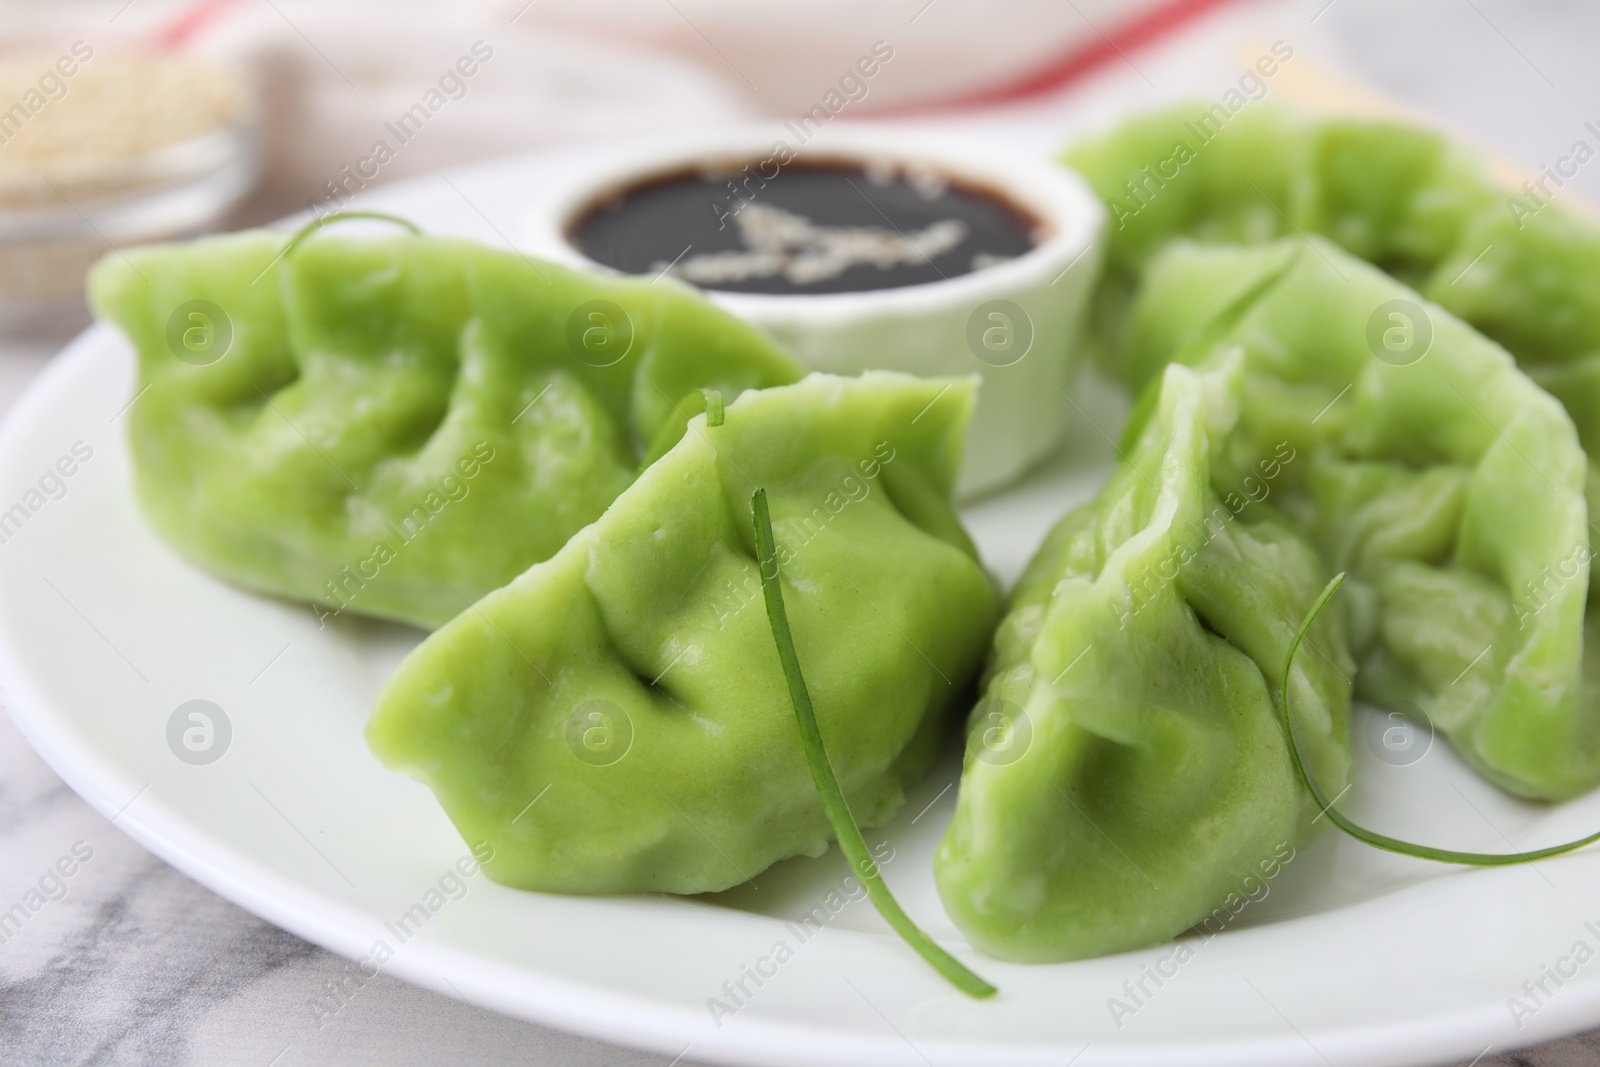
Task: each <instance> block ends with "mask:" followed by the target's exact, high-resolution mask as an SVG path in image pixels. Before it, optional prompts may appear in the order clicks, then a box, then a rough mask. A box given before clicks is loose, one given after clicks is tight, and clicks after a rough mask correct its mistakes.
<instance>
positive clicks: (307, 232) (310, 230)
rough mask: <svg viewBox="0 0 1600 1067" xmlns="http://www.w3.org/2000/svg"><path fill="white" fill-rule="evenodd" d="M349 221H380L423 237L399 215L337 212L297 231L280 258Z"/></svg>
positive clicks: (412, 224) (374, 212)
mask: <svg viewBox="0 0 1600 1067" xmlns="http://www.w3.org/2000/svg"><path fill="white" fill-rule="evenodd" d="M347 219H378V220H379V221H381V222H392V223H394V224H395V225H396V226H404V227H405V228H406V229H408V230H410V231H411V232H412V234H413V235H415V236H419V237H420V236H421V235H422V229H421V227H419V226H418V225H417V224H416V223H414V222H412V221H411V220H410V219H403V218H401V217H400V216H399V215H391V214H389V213H388V212H386V211H335V212H334V213H333V214H331V215H323V216H322V217H321V218H316V219H312V220H311V221H310V222H308V223H306V224H305V225H304V226H302V227H300V228H299V229H298V230H296V231H295V233H294V236H293V237H291V238H289V243H288V245H286V246H285V247H284V249H283V252H282V253H280V258H281V257H282V256H287V255H289V253H291V252H293V251H294V250H295V249H296V248H298V247H299V246H300V245H301V244H303V243H304V242H305V239H306V238H307V237H310V236H311V235H312V234H314V233H316V232H317V231H318V230H320V229H322V228H323V227H324V226H331V225H332V224H333V223H335V222H344V221H345V220H347Z"/></svg>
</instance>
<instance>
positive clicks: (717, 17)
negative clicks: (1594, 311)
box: [0, 0, 1600, 1067]
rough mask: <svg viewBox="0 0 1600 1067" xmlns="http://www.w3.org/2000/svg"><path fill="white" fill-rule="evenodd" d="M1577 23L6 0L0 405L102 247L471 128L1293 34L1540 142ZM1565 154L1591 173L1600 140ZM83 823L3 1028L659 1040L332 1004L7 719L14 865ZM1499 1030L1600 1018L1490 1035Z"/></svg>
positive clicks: (258, 1055)
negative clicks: (116, 821)
mask: <svg viewBox="0 0 1600 1067" xmlns="http://www.w3.org/2000/svg"><path fill="white" fill-rule="evenodd" d="M1596 40H1600V5H1593V4H1583V3H1580V2H1578V0H1568V2H1562V0H1522V2H1516V0H1413V2H1409V3H1405V4H1396V3H1392V2H1386V0H1307V2H1290V0H1120V2H1119V0H809V2H807V3H805V4H798V3H791V4H783V3H778V2H776V0H457V2H454V3H451V4H425V3H420V2H405V0H386V2H377V0H328V2H313V0H201V2H194V0H56V2H51V3H44V2H42V0H41V2H17V0H5V2H0V410H4V409H5V408H8V407H9V406H10V405H11V404H12V403H13V402H14V400H15V399H16V397H17V396H18V395H19V394H20V392H21V391H22V390H23V389H24V388H25V386H26V384H27V382H28V381H29V380H31V379H32V377H33V376H34V375H36V374H37V373H38V372H39V371H40V369H41V368H42V367H43V366H44V365H45V364H46V362H47V361H48V360H49V358H50V357H51V356H52V355H53V354H54V352H55V351H57V350H58V349H59V347H60V345H61V344H62V343H64V342H65V341H66V340H68V339H70V337H71V336H72V334H73V333H74V332H76V331H77V330H79V329H81V328H82V327H83V326H84V325H85V324H86V312H85V311H84V308H83V304H82V300H81V283H82V278H83V273H84V271H85V269H86V268H87V266H88V265H89V264H91V263H92V262H94V260H95V259H97V258H99V257H100V256H101V255H104V254H108V253H114V252H115V250H116V249H117V248H119V247H122V246H124V245H128V244H136V243H139V242H142V241H148V240H155V239H162V238H169V237H179V236H185V235H190V234H195V233H200V232H205V231H210V230H220V229H234V228H239V227H242V226H252V225H262V224H267V223H272V222H274V221H276V220H280V219H283V218H284V217H285V216H290V215H295V214H303V213H307V212H313V211H317V212H322V211H326V210H328V209H329V208H330V207H331V206H335V205H349V204H350V203H356V205H357V206H359V201H360V199H361V197H362V196H363V195H365V194H367V193H368V191H369V190H373V189H381V188H383V187H384V186H386V185H389V184H390V183H394V182H398V181H405V180H408V179H417V178H419V176H424V175H430V174H434V173H437V172H440V171H444V170H447V169H450V168H458V167H463V166H468V165H471V164H473V163H476V162H480V161H484V160H489V159H496V158H500V157H504V156H507V155H510V154H515V153H523V152H544V151H550V150H555V149H563V148H567V147H570V146H574V145H580V144H583V143H586V142H600V141H609V140H615V139H618V138H623V137H629V136H635V135H646V134H649V135H663V134H671V133H672V132H673V131H679V130H681V131H690V130H697V129H704V128H708V127H717V126H721V125H726V124H731V123H736V122H745V121H748V120H752V119H760V118H768V119H772V120H776V121H778V122H782V121H793V120H796V119H798V118H799V117H800V116H802V115H808V114H810V115H815V114H816V109H818V108H821V109H823V110H824V111H825V112H826V113H827V115H828V121H830V122H839V123H894V124H902V125H913V126H917V127H921V128H929V127H933V128H938V129H941V130H947V131H949V132H952V133H960V134H965V135H968V136H970V137H971V138H973V140H974V141H975V142H976V143H982V142H984V141H988V142H991V143H1005V144H1006V145H1007V146H1008V147H1011V148H1014V149H1021V150H1024V151H1031V152H1038V153H1044V152H1048V151H1052V150H1054V149H1055V148H1057V147H1059V146H1060V145H1061V144H1062V143H1064V142H1065V141H1066V140H1068V139H1070V138H1071V137H1072V136H1074V135H1075V134H1077V133H1081V132H1084V131H1087V130H1089V129H1092V128H1095V127H1099V126H1102V125H1105V124H1108V123H1110V122H1111V121H1113V120H1115V119H1116V118H1117V117H1119V116H1121V115H1124V114H1126V113H1128V112H1131V111H1134V110H1138V109H1140V108H1143V107H1148V106H1152V105H1155V104H1159V103H1167V102H1172V101H1175V100H1179V99H1184V98H1198V99H1202V100H1206V101H1214V100H1216V99H1218V98H1220V96H1221V95H1222V94H1223V93H1224V92H1226V91H1227V90H1228V89H1229V88H1230V87H1232V86H1233V85H1235V84H1236V83H1237V82H1238V79H1239V76H1240V74H1241V73H1242V72H1243V71H1244V70H1245V68H1246V66H1247V65H1248V64H1249V63H1250V61H1251V60H1252V59H1253V58H1254V57H1255V56H1257V55H1259V54H1260V52H1261V50H1262V48H1263V47H1264V45H1265V44H1266V43H1267V42H1272V41H1284V42H1287V43H1288V44H1289V45H1290V46H1291V47H1292V49H1293V54H1294V58H1293V61H1292V62H1291V63H1287V64H1285V76H1284V77H1283V78H1282V79H1274V80H1273V81H1272V82H1271V83H1270V84H1269V89H1268V91H1269V92H1270V93H1275V94H1286V95H1291V96H1312V97H1316V96H1320V97H1323V98H1327V99H1349V100H1355V101H1364V102H1366V103H1367V104H1374V103H1376V104H1377V105H1378V106H1383V107H1390V106H1396V107H1400V108H1402V109H1406V110H1409V111H1410V112H1412V113H1414V114H1418V115H1421V116H1423V117H1425V118H1427V119H1428V120H1430V121H1434V122H1437V123H1440V124H1442V125H1445V126H1447V127H1449V128H1451V129H1453V130H1455V131H1457V132H1458V133H1461V134H1462V135H1464V136H1467V137H1469V138H1471V139H1473V140H1475V141H1477V142H1479V143H1480V144H1483V145H1487V146H1492V148H1493V149H1494V150H1495V151H1496V152H1497V153H1499V154H1501V155H1503V156H1504V157H1506V158H1508V159H1513V160H1517V161H1520V162H1521V163H1522V164H1523V165H1524V166H1525V167H1527V168H1528V169H1530V170H1533V169H1536V168H1537V167H1538V165H1539V164H1541V163H1544V162H1548V161H1550V160H1553V159H1555V158H1556V157H1558V156H1560V155H1561V154H1562V153H1564V152H1566V151H1567V150H1568V148H1569V146H1570V145H1571V144H1572V142H1573V141H1574V140H1575V139H1577V138H1578V137H1580V136H1583V135H1584V132H1583V124H1584V123H1585V122H1587V121H1591V120H1594V121H1597V122H1600V68H1597V66H1596V65H1595V63H1594V61H1593V56H1592V50H1593V44H1594V42H1595V41H1596ZM875 48H876V49H883V48H886V49H888V50H889V51H890V53H891V54H892V58H891V59H889V60H887V61H885V62H883V63H882V65H881V67H880V69H879V71H878V73H877V74H875V75H874V76H873V77H872V78H870V79H867V80H861V79H854V80H851V81H844V80H843V79H844V77H845V76H846V75H847V74H848V73H849V71H850V69H851V68H852V67H853V65H854V64H855V63H856V61H857V60H858V59H859V58H860V57H861V56H863V55H865V54H867V53H869V52H873V51H874V50H875ZM876 54H880V55H881V54H882V53H881V51H878V52H877V53H876ZM1569 185H1570V187H1571V188H1570V190H1569V191H1568V192H1570V194H1571V195H1587V196H1591V197H1600V168H1594V169H1592V170H1590V169H1585V170H1583V171H1581V172H1580V174H1579V175H1578V177H1577V178H1576V179H1575V180H1574V181H1573V182H1571V183H1569ZM1568 192H1564V194H1563V195H1568ZM499 221H504V225H505V226H506V228H507V229H508V231H510V230H514V229H515V226H514V220H499ZM492 224H496V225H498V221H496V222H492ZM24 810H26V811H27V812H28V813H29V814H28V816H27V818H25V819H24V818H21V817H20V816H19V814H18V813H20V812H22V811H24ZM77 838H84V839H87V840H91V841H93V843H94V846H95V848H96V850H97V855H98V856H100V857H103V858H102V859H97V860H96V862H95V864H93V865H92V869H90V870H86V872H85V873H84V875H83V876H81V877H80V879H78V880H77V881H75V882H74V890H73V892H74V894H76V896H75V897H74V898H73V899H74V901H75V903H74V904H73V905H72V906H71V907H62V908H56V909H53V910H52V911H51V912H50V914H49V916H48V920H46V919H44V918H41V920H39V922H38V924H37V927H36V930H34V931H31V932H30V938H29V942H28V943H27V944H26V945H22V944H20V943H13V944H7V945H0V1061H4V1062H7V1063H35V1062H41V1063H147V1062H149V1063H197V1064H220V1063H228V1064H231V1063H252V1064H273V1065H278V1067H287V1065H289V1064H295V1063H351V1064H368V1063H371V1064H399V1063H418V1064H423V1063H429V1064H431V1063H440V1062H447V1061H448V1062H452V1063H463V1064H464V1063H502V1062H510V1063H516V1062H526V1063H530V1064H535V1063H536V1064H547V1063H581V1064H601V1063H605V1064H647V1063H649V1064H656V1063H665V1062H666V1060H665V1059H664V1058H660V1057H652V1056H649V1055H646V1054H643V1053H635V1052H631V1051H626V1050H622V1049H616V1048H610V1047H608V1046H605V1045H602V1044H598V1043H594V1042H589V1041H584V1040H580V1039H577V1038H571V1037H567V1036H564V1035H561V1034H559V1033H556V1032H553V1031H550V1030H546V1029H542V1028H540V1027H535V1026H532V1025H529V1024H525V1023H521V1022H517V1021H515V1020H511V1019H507V1018H503V1017H499V1016H493V1015H490V1014H488V1013H485V1012H482V1011H480V1010H478V1009H475V1008H472V1007H469V1006H466V1005H464V1004H459V1003H456V1002H453V1001H450V1000H447V999H445V998H441V997H438V996H435V995H433V994H431V993H426V992H423V991H421V990H419V989H416V988H413V987H410V986H407V985H405V984H404V983H401V982H399V981H398V980H395V979H392V978H389V977H387V976H384V977H381V978H379V979H376V980H374V981H373V982H372V983H371V984H370V985H369V986H368V987H367V988H365V989H364V991H363V993H362V996H361V998H360V999H359V1001H358V1002H357V1003H355V1004H353V1005H352V1006H351V1007H350V1009H349V1010H347V1011H344V1012H342V1013H341V1014H340V1017H339V1019H338V1020H337V1022H336V1024H330V1025H328V1026H327V1027H323V1026H320V1025H319V1024H318V1023H317V1021H316V1020H315V1017H314V1015H313V1013H312V1012H311V1011H310V1010H308V1008H307V1004H308V1003H309V1001H310V999H311V998H313V997H315V996H316V995H318V994H319V993H320V992H321V990H322V988H323V985H324V983H325V982H327V981H330V980H332V979H333V978H335V977H337V976H338V975H340V974H341V973H343V969H344V967H345V964H344V963H343V961H340V960H338V959H336V958H335V957H332V956H330V955H328V954H327V953H324V952H322V951H321V950H320V949H317V948H315V947H313V946H311V945H309V944H307V943H305V942H303V941H300V940H299V939H297V938H295V937H293V936H292V935H289V934H287V933H284V932H282V931H279V930H277V929H275V928H273V927H271V926H269V925H268V924H265V923H263V922H262V921H260V920H258V919H256V918H255V917H253V916H251V915H249V914H247V913H245V912H242V911H240V910H239V909H237V908H235V907H233V906H232V905H231V904H228V903H227V902H225V901H223V900H221V899H220V898H218V897H216V896H214V895H212V894H211V893H210V892H208V891H207V890H204V889H202V888H200V887H199V886H197V885H195V884H194V883H192V882H190V881H189V880H188V879H186V878H185V877H184V876H182V875H180V874H178V873H176V872H175V871H173V870H172V869H170V868H168V867H167V866H166V865H165V864H163V863H162V862H161V861H159V860H157V859H155V858H153V857H152V856H150V855H148V854H147V853H145V852H143V851H142V850H141V849H139V848H138V846H136V845H134V844H132V843H131V842H130V841H128V840H126V839H124V838H122V837H121V836H120V835H119V834H117V833H116V832H115V831H114V830H113V829H111V828H110V827H109V826H108V825H106V823H105V821H104V820H103V819H101V818H100V817H99V816H97V815H95V814H94V813H93V812H92V811H91V810H90V809H89V808H88V807H87V806H86V805H84V804H82V803H81V802H80V801H78V800H77V798H76V797H75V796H74V795H73V794H72V793H71V792H70V791H68V790H67V789H66V787H65V786H64V785H63V784H62V783H61V782H60V780H59V779H57V778H56V777H55V776H54V775H53V774H52V773H51V772H50V771H49V770H48V768H46V767H45V766H44V765H43V764H42V763H41V762H40V761H39V760H38V758H37V757H36V756H34V755H33V753H32V752H31V750H29V749H28V748H27V746H26V744H25V742H23V740H22V739H21V737H20V736H19V735H18V734H17V733H16V731H15V730H14V729H13V728H12V727H11V726H10V724H9V722H6V721H4V720H0V896H3V897H4V898H6V899H10V898H11V897H12V896H13V895H14V894H12V892H11V890H12V888H13V886H12V883H13V882H16V884H17V885H21V884H22V880H25V878H26V877H27V876H28V875H29V874H30V873H31V872H34V871H35V870H36V869H37V868H41V867H42V866H44V865H46V864H48V862H49V861H50V860H51V859H53V858H54V856H55V855H56V853H57V852H58V851H59V842H60V841H62V840H74V839H77ZM13 875H15V877H13ZM692 1060H693V1056H692V1054H690V1055H688V1056H687V1057H686V1058H684V1059H683V1061H682V1062H683V1063H684V1064H685V1065H687V1064H689V1063H690V1062H692ZM1513 1062H1516V1063H1534V1064H1538V1065H1540V1067H1545V1065H1549V1067H1554V1065H1557V1064H1568V1063H1572V1064H1576V1063H1595V1062H1600V1041H1597V1040H1595V1039H1593V1038H1576V1039H1572V1040H1570V1041H1567V1042H1562V1043H1559V1044H1558V1045H1555V1046H1549V1047H1547V1048H1545V1049H1543V1050H1539V1051H1536V1052H1534V1053H1531V1054H1529V1055H1528V1057H1527V1058H1518V1059H1516V1060H1513V1059H1511V1058H1509V1057H1506V1056H1503V1055H1502V1053H1501V1051H1500V1050H1494V1051H1493V1053H1492V1054H1491V1055H1488V1056H1486V1057H1484V1058H1483V1060H1482V1063H1483V1064H1485V1065H1488V1064H1501V1065H1505V1064H1510V1063H1513Z"/></svg>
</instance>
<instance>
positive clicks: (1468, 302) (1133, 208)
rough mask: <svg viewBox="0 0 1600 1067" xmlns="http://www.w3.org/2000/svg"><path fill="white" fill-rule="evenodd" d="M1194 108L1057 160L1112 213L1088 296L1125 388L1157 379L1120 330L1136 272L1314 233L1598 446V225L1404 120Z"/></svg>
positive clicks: (1548, 191)
mask: <svg viewBox="0 0 1600 1067" xmlns="http://www.w3.org/2000/svg"><path fill="white" fill-rule="evenodd" d="M1198 110H1199V109H1198V108H1196V107H1194V106H1192V105H1191V106H1183V107H1177V108H1173V109H1171V110H1169V111H1165V112H1161V113H1157V114H1153V115H1148V116H1144V117H1141V118H1137V119H1134V120H1132V121H1129V122H1127V123H1125V124H1123V125H1121V126H1119V127H1117V128H1116V129H1114V130H1113V131H1111V132H1110V133H1108V134H1106V135H1104V136H1101V137H1096V138H1090V139H1087V140H1085V141H1082V142H1080V143H1078V144H1075V145H1073V146H1072V147H1071V148H1070V149H1068V151H1067V152H1066V153H1065V155H1064V157H1063V159H1064V160H1065V161H1066V162H1067V163H1069V164H1070V165H1072V166H1073V167H1075V168H1076V169H1078V170H1079V171H1081V172H1082V173H1083V174H1084V176H1085V177H1086V178H1087V179H1088V181H1089V183H1090V184H1091V185H1092V186H1093V187H1094V189H1095V191H1096V192H1097V193H1099V194H1100V196H1101V197H1102V198H1103V199H1104V200H1105V201H1106V204H1107V207H1108V209H1109V211H1110V213H1111V216H1112V222H1111V225H1110V226H1109V228H1108V234H1109V236H1110V249H1109V251H1108V263H1109V266H1108V271H1107V277H1106V280H1105V282H1104V283H1103V284H1102V286H1101V289H1100V292H1099V293H1098V295H1097V297H1096V301H1097V310H1096V323H1097V327H1098V329H1097V333H1098V336H1099V339H1100V342H1101V344H1100V356H1101V358H1102V359H1103V360H1104V361H1105V362H1106V364H1107V366H1108V367H1109V368H1111V369H1113V370H1114V371H1115V372H1116V373H1118V374H1119V375H1120V376H1122V377H1124V378H1125V379H1126V380H1128V381H1129V382H1130V384H1133V385H1135V386H1138V385H1142V384H1143V383H1144V382H1146V381H1148V380H1149V379H1150V377H1151V376H1152V375H1153V374H1154V373H1155V372H1156V371H1157V370H1158V369H1159V368H1156V367H1150V366H1133V365H1129V364H1128V363H1126V362H1125V360H1124V358H1123V356H1124V353H1123V344H1124V341H1125V334H1124V330H1125V327H1126V325H1127V316H1128V312H1129V309H1130V308H1131V306H1132V302H1133V299H1134V294H1135V293H1136V292H1137V290H1138V287H1139V285H1140V280H1141V277H1142V273H1143V270H1144V267H1145V265H1146V264H1147V263H1149V262H1150V260H1151V259H1152V258H1153V257H1155V256H1156V255H1158V254H1159V253H1160V251H1161V250H1162V249H1163V248H1165V247H1166V246H1167V245H1168V244H1170V243H1171V242H1172V241H1174V240H1176V239H1178V238H1189V239H1192V240H1197V241H1203V242H1206V243H1236V244H1250V243H1257V242H1261V241H1266V240H1272V239H1275V238H1279V237H1288V236H1304V235H1308V234H1320V235H1323V236H1325V237H1327V238H1329V239H1330V240H1332V241H1334V242H1336V243H1337V244H1339V245H1340V246H1341V247H1343V248H1344V249H1345V251H1347V252H1350V253H1351V254H1353V255H1357V256H1360V257H1361V258H1362V259H1365V260H1367V261H1368V262H1370V263H1373V264H1375V265H1377V266H1379V267H1381V268H1383V269H1384V270H1385V271H1387V272H1388V273H1389V274H1391V275H1393V276H1395V277H1396V278H1398V279H1400V280H1401V281H1404V282H1406V283H1407V284H1409V285H1411V286H1412V287H1413V288H1416V289H1417V290H1419V291H1420V292H1422V293H1423V295H1425V296H1427V297H1428V298H1429V299H1430V300H1433V301H1435V302H1436V303H1438V304H1439V305H1440V306H1441V307H1444V308H1445V309H1447V310H1449V311H1451V312H1453V313H1454V314H1455V315H1456V316H1458V317H1459V318H1461V319H1464V320H1465V321H1466V322H1468V323H1470V324H1471V325H1473V326H1474V327H1476V328H1477V329H1478V330H1479V332H1481V333H1483V334H1485V335H1486V336H1488V337H1490V338H1492V339H1494V340H1496V341H1499V342H1500V343H1501V344H1503V345H1504V346H1505V347H1506V348H1507V349H1509V350H1510V351H1511V353H1512V354H1513V355H1514V356H1515V357H1516V358H1517V360H1518V362H1519V363H1521V364H1522V365H1523V367H1524V369H1526V370H1528V371H1529V372H1530V373H1532V374H1533V375H1534V376H1535V377H1536V378H1537V379H1538V380H1539V381H1540V383H1541V384H1543V385H1545V386H1546V387H1547V388H1549V389H1550V390H1551V391H1552V392H1554V393H1555V394H1556V395H1557V396H1558V397H1559V398H1560V399H1561V400H1562V401H1563V402H1564V403H1566V404H1567V406H1568V408H1569V410H1570V411H1571V412H1572V415H1573V418H1574V420H1575V421H1576V423H1577V425H1578V432H1579V434H1580V436H1581V438H1582V440H1583V442H1584V445H1585V446H1586V447H1587V448H1589V449H1590V450H1591V451H1595V450H1600V225H1597V224H1596V223H1595V222H1594V221H1593V220H1591V219H1589V218H1587V217H1583V216H1580V215H1576V214H1574V213H1572V212H1569V211H1568V210H1567V209H1566V208H1564V207H1563V206H1562V205H1561V203H1559V202H1558V201H1555V200H1554V198H1555V197H1557V196H1559V193H1558V192H1557V189H1556V187H1555V186H1553V185H1552V184H1551V183H1550V179H1548V178H1540V179H1539V180H1538V181H1537V182H1530V183H1528V184H1527V185H1525V186H1524V187H1523V188H1521V189H1508V188H1504V187H1502V185H1501V184H1500V183H1499V182H1498V181H1496V180H1495V179H1494V178H1493V177H1492V176H1491V175H1489V174H1488V173H1487V172H1486V170H1485V169H1484V167H1483V166H1482V164H1481V163H1480V162H1479V161H1478V160H1477V159H1476V158H1474V156H1473V155H1472V153H1470V152H1468V151H1467V150H1465V149H1463V148H1461V147H1459V146H1457V145H1454V144H1451V143H1450V142H1449V141H1448V140H1446V139H1444V138H1443V137H1441V136H1439V135H1438V134H1436V133H1433V132H1431V131H1428V130H1425V129H1421V128H1418V127H1414V126H1409V125H1405V124H1403V123H1397V122H1387V121H1374V120H1362V119H1332V120H1326V119H1325V120H1312V119H1308V118H1305V117H1302V116H1300V115H1298V114H1296V113H1294V112H1292V111H1290V110H1289V109H1287V108H1283V107H1279V106H1277V105H1273V104H1252V105H1250V106H1249V107H1246V108H1245V109H1243V110H1242V111H1240V112H1238V113H1237V114H1234V115H1232V116H1229V117H1228V118H1227V122H1226V124H1225V125H1223V126H1222V128H1221V129H1220V130H1216V129H1213V128H1211V127H1207V128H1206V129H1204V130H1201V129H1200V128H1199V127H1198V126H1197V125H1196V124H1195V115H1196V112H1197V111H1198ZM1202 136H1203V137H1204V139H1202Z"/></svg>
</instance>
